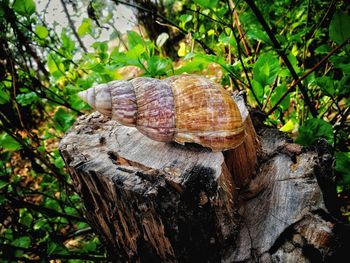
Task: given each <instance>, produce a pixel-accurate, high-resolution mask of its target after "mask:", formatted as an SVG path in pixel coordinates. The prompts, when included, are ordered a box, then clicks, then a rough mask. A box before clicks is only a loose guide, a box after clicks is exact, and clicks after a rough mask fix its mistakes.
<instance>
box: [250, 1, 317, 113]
mask: <svg viewBox="0 0 350 263" xmlns="http://www.w3.org/2000/svg"><path fill="white" fill-rule="evenodd" d="M245 1H246V3H247V4H248V5H249V7H250V8H251V9H252V11H253V13H254V14H255V16H256V18H257V19H258V20H259V22H260V24H261V25H262V27H263V28H264V30H265V31H266V33H267V35H268V36H269V38H270V40H271V42H272V44H273V46H274V47H275V50H276V51H277V53H278V54H279V56H280V57H281V58H282V59H283V61H284V63H285V64H286V66H287V68H288V70H289V71H290V73H291V74H292V77H293V78H294V81H297V80H298V75H297V73H296V72H295V70H294V68H293V66H292V64H291V62H290V61H289V59H288V57H287V55H286V54H285V53H284V52H283V50H282V47H281V45H280V43H279V42H278V40H277V39H276V37H275V35H274V33H273V32H272V30H271V29H270V27H269V25H268V24H267V22H266V21H265V19H264V17H263V15H262V14H261V12H260V10H259V9H258V7H257V6H256V5H255V3H254V0H245ZM297 85H298V87H299V88H300V91H301V93H302V94H303V96H304V100H305V102H306V104H307V105H308V107H309V109H310V112H311V114H312V116H314V117H317V111H316V109H315V107H314V105H313V104H312V103H311V101H310V99H309V95H308V94H307V90H306V89H305V87H304V86H303V85H302V84H301V82H300V81H298V82H297Z"/></svg>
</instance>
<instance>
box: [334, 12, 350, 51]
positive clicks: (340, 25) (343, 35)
mask: <svg viewBox="0 0 350 263" xmlns="http://www.w3.org/2000/svg"><path fill="white" fill-rule="evenodd" d="M349 25H350V16H349V15H347V14H345V13H344V12H340V11H337V12H336V13H335V14H334V15H333V18H332V21H331V23H330V25H329V37H330V38H331V39H332V40H333V41H334V42H336V43H337V44H341V43H343V42H344V41H345V40H346V39H348V38H349V37H350V26H349Z"/></svg>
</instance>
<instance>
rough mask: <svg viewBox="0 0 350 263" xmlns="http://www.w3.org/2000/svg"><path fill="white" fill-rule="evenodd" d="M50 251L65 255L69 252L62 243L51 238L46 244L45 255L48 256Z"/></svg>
mask: <svg viewBox="0 0 350 263" xmlns="http://www.w3.org/2000/svg"><path fill="white" fill-rule="evenodd" d="M52 253H57V254H61V255H67V254H68V253H69V252H68V250H67V248H66V247H65V246H63V245H62V244H58V243H56V242H54V241H52V240H49V241H48V244H47V255H48V256H50V255H51V254H52Z"/></svg>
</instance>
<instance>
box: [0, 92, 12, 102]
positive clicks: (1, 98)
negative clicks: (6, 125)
mask: <svg viewBox="0 0 350 263" xmlns="http://www.w3.org/2000/svg"><path fill="white" fill-rule="evenodd" d="M9 101H10V94H8V93H7V92H6V91H3V90H1V89H0V104H5V103H7V102H9Z"/></svg>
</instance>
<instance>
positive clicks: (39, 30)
mask: <svg viewBox="0 0 350 263" xmlns="http://www.w3.org/2000/svg"><path fill="white" fill-rule="evenodd" d="M35 34H37V35H38V37H40V38H42V39H44V38H46V37H47V36H48V35H49V31H47V29H46V27H44V26H42V25H37V26H36V27H35Z"/></svg>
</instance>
